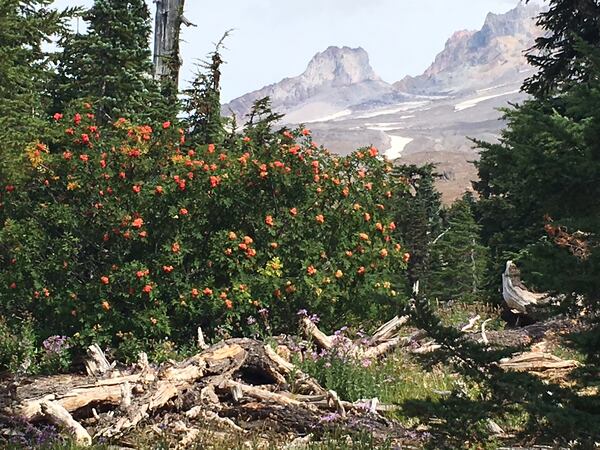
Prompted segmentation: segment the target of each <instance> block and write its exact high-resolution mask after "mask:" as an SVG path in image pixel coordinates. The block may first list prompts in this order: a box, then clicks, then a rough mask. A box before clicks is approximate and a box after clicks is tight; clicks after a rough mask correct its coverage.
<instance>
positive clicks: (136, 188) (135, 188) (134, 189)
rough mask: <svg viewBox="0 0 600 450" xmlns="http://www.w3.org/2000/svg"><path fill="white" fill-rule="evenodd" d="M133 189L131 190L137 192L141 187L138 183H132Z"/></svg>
mask: <svg viewBox="0 0 600 450" xmlns="http://www.w3.org/2000/svg"><path fill="white" fill-rule="evenodd" d="M131 189H132V190H133V192H135V193H136V194H139V193H140V192H141V190H142V187H141V186H140V185H139V184H135V185H133V187H132V188H131Z"/></svg>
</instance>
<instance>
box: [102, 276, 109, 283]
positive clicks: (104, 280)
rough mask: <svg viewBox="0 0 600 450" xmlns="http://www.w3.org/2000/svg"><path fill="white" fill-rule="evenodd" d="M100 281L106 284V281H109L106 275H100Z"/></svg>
mask: <svg viewBox="0 0 600 450" xmlns="http://www.w3.org/2000/svg"><path fill="white" fill-rule="evenodd" d="M100 282H101V283H102V284H108V283H110V279H109V278H108V277H107V276H102V277H100Z"/></svg>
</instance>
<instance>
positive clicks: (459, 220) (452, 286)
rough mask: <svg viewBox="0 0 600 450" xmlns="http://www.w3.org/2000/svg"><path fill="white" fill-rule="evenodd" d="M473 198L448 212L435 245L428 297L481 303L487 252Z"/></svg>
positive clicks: (467, 199) (469, 197)
mask: <svg viewBox="0 0 600 450" xmlns="http://www.w3.org/2000/svg"><path fill="white" fill-rule="evenodd" d="M472 201H473V197H472V195H468V194H467V195H465V197H463V198H462V199H459V200H457V201H456V202H454V204H453V205H452V207H450V208H449V210H448V212H447V216H446V219H445V221H444V231H442V233H441V234H440V235H439V236H438V237H437V238H435V239H434V240H433V242H432V243H431V269H430V273H429V274H428V277H427V289H428V290H427V292H426V294H427V296H428V297H429V298H430V299H434V298H437V299H439V300H443V301H448V300H461V301H473V300H477V299H478V298H479V296H480V294H481V291H482V289H481V288H482V283H483V276H484V272H485V269H486V265H487V250H486V248H485V247H484V246H483V245H481V243H480V240H479V239H480V238H479V233H480V228H481V227H480V226H479V225H478V224H477V223H476V222H475V219H474V217H473V211H472V210H471V204H472Z"/></svg>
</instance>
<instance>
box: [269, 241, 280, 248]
mask: <svg viewBox="0 0 600 450" xmlns="http://www.w3.org/2000/svg"><path fill="white" fill-rule="evenodd" d="M269 245H270V246H271V248H272V249H276V248H277V247H279V244H278V243H277V242H271V244H269Z"/></svg>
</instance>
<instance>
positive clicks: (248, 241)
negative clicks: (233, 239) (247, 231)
mask: <svg viewBox="0 0 600 450" xmlns="http://www.w3.org/2000/svg"><path fill="white" fill-rule="evenodd" d="M253 242H254V240H253V239H252V238H251V237H250V236H244V243H245V244H247V245H250V244H252V243H253Z"/></svg>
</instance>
